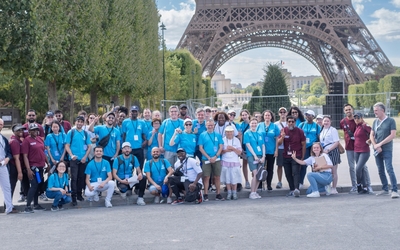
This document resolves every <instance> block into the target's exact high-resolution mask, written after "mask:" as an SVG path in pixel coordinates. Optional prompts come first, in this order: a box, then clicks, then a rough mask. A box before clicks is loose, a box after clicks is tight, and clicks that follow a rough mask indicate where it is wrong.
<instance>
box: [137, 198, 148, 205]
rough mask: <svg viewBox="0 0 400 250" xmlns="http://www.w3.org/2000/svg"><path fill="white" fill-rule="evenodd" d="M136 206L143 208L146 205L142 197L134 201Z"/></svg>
mask: <svg viewBox="0 0 400 250" xmlns="http://www.w3.org/2000/svg"><path fill="white" fill-rule="evenodd" d="M136 204H138V205H139V206H144V205H146V203H145V202H144V199H143V197H139V198H138V199H137V201H136Z"/></svg>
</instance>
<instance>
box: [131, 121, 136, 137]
mask: <svg viewBox="0 0 400 250" xmlns="http://www.w3.org/2000/svg"><path fill="white" fill-rule="evenodd" d="M131 123H132V127H133V129H134V133H135V135H136V131H137V120H135V124H134V123H133V121H132V120H131Z"/></svg>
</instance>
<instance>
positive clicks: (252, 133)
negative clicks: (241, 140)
mask: <svg viewBox="0 0 400 250" xmlns="http://www.w3.org/2000/svg"><path fill="white" fill-rule="evenodd" d="M250 133H251V135H252V136H253V138H254V140H255V141H256V143H257V146H259V145H258V136H254V133H256V134H257V132H253V131H250Z"/></svg>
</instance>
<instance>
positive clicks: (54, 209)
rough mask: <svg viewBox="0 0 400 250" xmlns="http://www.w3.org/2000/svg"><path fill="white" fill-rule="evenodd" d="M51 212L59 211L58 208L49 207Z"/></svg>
mask: <svg viewBox="0 0 400 250" xmlns="http://www.w3.org/2000/svg"><path fill="white" fill-rule="evenodd" d="M51 211H52V212H57V211H59V209H58V207H55V206H51Z"/></svg>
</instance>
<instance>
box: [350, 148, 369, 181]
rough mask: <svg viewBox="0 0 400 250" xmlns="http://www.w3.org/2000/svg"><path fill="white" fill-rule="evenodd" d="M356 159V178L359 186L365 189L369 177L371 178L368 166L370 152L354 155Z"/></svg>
mask: <svg viewBox="0 0 400 250" xmlns="http://www.w3.org/2000/svg"><path fill="white" fill-rule="evenodd" d="M354 154H355V157H356V162H357V163H356V176H357V184H362V185H363V187H366V186H368V185H369V184H370V183H368V182H367V179H368V178H367V176H369V173H368V168H367V165H365V164H366V163H367V161H368V159H369V154H370V152H362V153H357V152H356V153H354Z"/></svg>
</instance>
